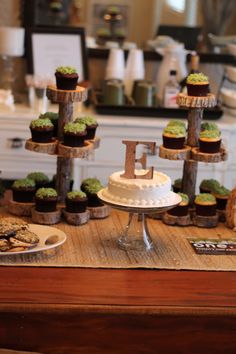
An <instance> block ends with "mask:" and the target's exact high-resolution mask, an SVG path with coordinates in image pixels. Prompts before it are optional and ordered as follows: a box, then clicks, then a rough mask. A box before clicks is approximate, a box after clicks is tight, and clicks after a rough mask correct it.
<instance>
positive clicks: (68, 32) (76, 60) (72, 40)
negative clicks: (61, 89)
mask: <svg viewBox="0 0 236 354" xmlns="http://www.w3.org/2000/svg"><path fill="white" fill-rule="evenodd" d="M26 58H27V71H28V73H29V74H34V75H36V76H40V77H47V78H54V73H55V69H56V68H57V67H58V66H74V67H75V68H76V69H77V72H78V74H79V82H82V81H86V80H88V61H87V52H86V46H85V33H84V29H83V28H78V27H77V28H74V27H60V28H59V27H57V28H55V27H33V28H28V29H26Z"/></svg>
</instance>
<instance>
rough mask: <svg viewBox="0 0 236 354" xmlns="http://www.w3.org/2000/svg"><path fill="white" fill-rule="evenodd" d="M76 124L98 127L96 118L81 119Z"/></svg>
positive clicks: (76, 120)
mask: <svg viewBox="0 0 236 354" xmlns="http://www.w3.org/2000/svg"><path fill="white" fill-rule="evenodd" d="M75 122H76V123H83V124H85V125H88V126H90V125H96V124H97V121H96V119H95V118H94V117H91V116H88V117H81V118H76V119H75Z"/></svg>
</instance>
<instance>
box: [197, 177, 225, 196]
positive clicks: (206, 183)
mask: <svg viewBox="0 0 236 354" xmlns="http://www.w3.org/2000/svg"><path fill="white" fill-rule="evenodd" d="M218 187H220V183H219V182H218V181H217V180H216V179H213V178H211V179H203V180H202V182H201V183H200V186H199V189H200V193H211V192H212V191H213V190H214V189H216V188H218Z"/></svg>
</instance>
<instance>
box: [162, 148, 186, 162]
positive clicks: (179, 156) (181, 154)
mask: <svg viewBox="0 0 236 354" xmlns="http://www.w3.org/2000/svg"><path fill="white" fill-rule="evenodd" d="M159 156H160V157H161V158H163V159H168V160H189V159H190V158H191V147H190V146H187V145H185V146H184V149H167V148H165V147H164V146H163V145H161V146H160V147H159Z"/></svg>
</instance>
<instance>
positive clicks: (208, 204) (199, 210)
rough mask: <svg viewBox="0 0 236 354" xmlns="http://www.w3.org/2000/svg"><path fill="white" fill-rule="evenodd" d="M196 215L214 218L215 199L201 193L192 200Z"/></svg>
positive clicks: (210, 195) (208, 194) (212, 196)
mask: <svg viewBox="0 0 236 354" xmlns="http://www.w3.org/2000/svg"><path fill="white" fill-rule="evenodd" d="M194 204H195V208H196V215H199V216H215V215H216V198H215V197H214V195H212V194H210V193H201V194H198V195H197V196H196V197H195V200H194Z"/></svg>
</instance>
